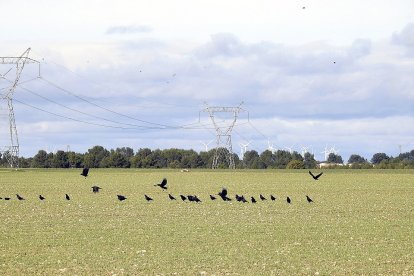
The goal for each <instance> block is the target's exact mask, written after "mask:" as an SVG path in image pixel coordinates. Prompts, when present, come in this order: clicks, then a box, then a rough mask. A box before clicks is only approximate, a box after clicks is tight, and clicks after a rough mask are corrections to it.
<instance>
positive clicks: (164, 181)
mask: <svg viewBox="0 0 414 276" xmlns="http://www.w3.org/2000/svg"><path fill="white" fill-rule="evenodd" d="M160 186H161V187H165V186H167V178H164V179H163V180H162V182H161V184H160Z"/></svg>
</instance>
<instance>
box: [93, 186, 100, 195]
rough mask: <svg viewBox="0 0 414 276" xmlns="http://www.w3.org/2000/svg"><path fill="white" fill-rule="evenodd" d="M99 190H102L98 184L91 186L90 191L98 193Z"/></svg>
mask: <svg viewBox="0 0 414 276" xmlns="http://www.w3.org/2000/svg"><path fill="white" fill-rule="evenodd" d="M99 190H102V188H101V187H98V186H92V192H94V193H99Z"/></svg>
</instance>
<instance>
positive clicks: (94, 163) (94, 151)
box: [84, 146, 110, 168]
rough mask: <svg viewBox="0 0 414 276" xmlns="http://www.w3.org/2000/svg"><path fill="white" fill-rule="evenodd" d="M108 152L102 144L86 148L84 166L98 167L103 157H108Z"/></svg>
mask: <svg viewBox="0 0 414 276" xmlns="http://www.w3.org/2000/svg"><path fill="white" fill-rule="evenodd" d="M109 155H110V152H109V151H108V150H107V149H105V148H104V147H102V146H94V147H93V148H91V149H88V152H87V153H86V154H85V160H84V163H85V166H87V167H89V168H100V167H101V162H102V160H103V159H104V158H105V157H109Z"/></svg>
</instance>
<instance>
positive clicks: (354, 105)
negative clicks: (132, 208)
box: [0, 0, 414, 162]
mask: <svg viewBox="0 0 414 276" xmlns="http://www.w3.org/2000/svg"><path fill="white" fill-rule="evenodd" d="M0 10H2V11H3V12H2V16H1V17H0V26H1V27H0V57H7V56H14V57H18V56H20V55H21V54H22V53H23V52H24V51H25V50H26V49H28V48H31V50H30V53H29V58H31V59H34V60H37V61H39V64H26V65H25V67H24V68H23V71H22V74H21V78H20V80H19V84H18V85H17V87H16V89H15V90H14V93H13V99H14V101H13V109H14V113H15V119H16V126H17V131H18V138H19V144H20V154H21V155H22V156H33V155H34V154H36V153H37V151H38V150H39V149H45V150H47V151H57V150H67V149H68V148H70V150H72V151H76V152H86V151H87V150H88V149H89V148H91V147H93V146H94V145H102V146H104V147H106V148H108V149H110V148H117V147H126V146H128V147H132V148H133V149H134V150H138V149H139V148H144V147H148V148H151V149H156V148H161V149H165V148H184V149H194V150H196V151H202V150H205V144H208V149H212V148H214V147H215V144H216V140H215V139H216V133H217V132H216V129H215V127H214V125H213V123H212V121H211V118H210V116H209V115H210V114H209V113H208V112H206V111H207V108H210V109H209V110H212V108H213V107H240V109H237V110H238V111H239V112H238V113H237V120H236V124H235V127H234V128H233V130H232V145H233V151H234V152H236V153H238V154H240V152H241V144H244V145H245V144H248V146H247V150H256V151H258V152H259V153H260V152H262V151H264V150H266V149H268V148H274V149H284V150H295V151H298V152H301V151H302V150H304V149H305V148H306V149H307V150H308V151H311V152H313V153H314V155H315V157H316V159H317V160H323V159H324V153H323V152H324V151H325V149H332V148H334V149H335V150H336V151H337V153H338V154H339V155H341V156H342V157H343V159H344V161H345V162H346V161H347V160H348V158H349V156H350V155H351V154H359V155H362V156H363V157H365V158H367V159H368V160H369V159H371V157H372V155H373V154H375V153H377V152H385V153H386V154H388V155H390V156H396V155H398V154H399V153H400V151H401V152H407V151H410V150H412V149H414V139H413V137H414V128H413V125H414V108H413V107H414V77H413V76H414V2H413V1H411V0H395V1H385V0H384V1H383V0H376V1H374V0H366V1H356V0H349V1H336V0H315V1H312V0H293V1H279V0H273V1H270V0H255V1H247V0H244V1H243V0H238V1H233V0H227V1H216V0H209V1H204V0H200V1H190V0H177V1H161V0H154V1H140V0H138V1H130V0H117V1H113V0H107V1H105V0H104V1H80V0H74V1H73V0H72V1H66V0H61V1H51V0H38V1H28V0H15V1H3V0H0ZM39 67H40V69H39ZM10 68H12V70H10V71H9V69H10ZM39 72H40V74H39ZM0 74H1V75H0V89H1V90H0V94H1V95H2V96H4V95H5V93H6V92H7V91H8V88H9V87H10V85H11V82H13V81H14V80H15V74H16V73H15V67H13V66H11V65H0ZM7 111H8V108H7V101H5V100H4V99H2V100H1V102H0V144H2V145H8V144H9V143H10V142H9V132H8V131H9V130H8V117H7V116H8V115H7ZM234 115H235V114H234V113H231V112H227V113H226V112H221V113H220V112H218V113H215V114H214V119H215V122H216V126H217V127H218V128H219V131H222V132H225V131H226V129H227V128H228V126H230V125H231V123H232V122H233V119H234Z"/></svg>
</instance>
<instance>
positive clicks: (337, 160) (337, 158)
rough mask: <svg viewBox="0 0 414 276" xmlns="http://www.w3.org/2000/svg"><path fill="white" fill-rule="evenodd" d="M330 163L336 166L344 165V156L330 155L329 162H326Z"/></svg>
mask: <svg viewBox="0 0 414 276" xmlns="http://www.w3.org/2000/svg"><path fill="white" fill-rule="evenodd" d="M326 161H327V162H329V163H336V164H343V163H344V160H342V156H340V155H338V154H335V153H330V154H329V155H328V160H326Z"/></svg>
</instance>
